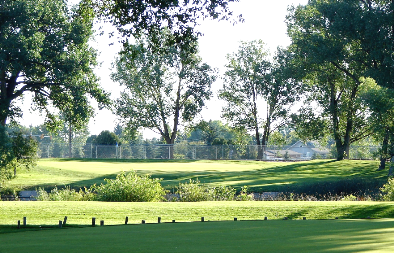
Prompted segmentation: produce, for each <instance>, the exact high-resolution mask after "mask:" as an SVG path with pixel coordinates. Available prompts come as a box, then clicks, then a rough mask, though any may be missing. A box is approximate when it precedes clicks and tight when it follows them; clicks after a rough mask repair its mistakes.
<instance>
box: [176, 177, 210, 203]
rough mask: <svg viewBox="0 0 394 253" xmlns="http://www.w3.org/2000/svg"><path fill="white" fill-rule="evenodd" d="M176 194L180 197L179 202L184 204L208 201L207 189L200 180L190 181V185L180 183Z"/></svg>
mask: <svg viewBox="0 0 394 253" xmlns="http://www.w3.org/2000/svg"><path fill="white" fill-rule="evenodd" d="M176 194H178V195H179V200H180V201H182V202H198V201H207V200H208V192H207V187H205V186H204V185H202V184H201V183H200V181H198V179H197V180H192V179H190V180H189V183H179V186H178V187H177V191H176Z"/></svg>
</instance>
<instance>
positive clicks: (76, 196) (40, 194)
mask: <svg viewBox="0 0 394 253" xmlns="http://www.w3.org/2000/svg"><path fill="white" fill-rule="evenodd" d="M94 199H95V197H94V194H93V193H92V192H90V191H89V189H87V188H86V187H85V190H84V191H83V190H82V189H79V191H78V192H77V191H75V190H74V189H71V188H70V186H66V187H65V188H63V189H60V190H59V189H58V188H57V187H55V188H53V189H52V190H51V192H50V193H48V192H46V191H45V190H44V189H42V188H38V190H37V200H40V201H88V200H94Z"/></svg>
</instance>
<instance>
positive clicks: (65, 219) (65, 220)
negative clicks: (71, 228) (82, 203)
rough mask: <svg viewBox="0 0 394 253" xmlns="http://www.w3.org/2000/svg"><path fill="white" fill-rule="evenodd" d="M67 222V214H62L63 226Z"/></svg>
mask: <svg viewBox="0 0 394 253" xmlns="http://www.w3.org/2000/svg"><path fill="white" fill-rule="evenodd" d="M66 223H67V216H64V220H63V226H65V225H66Z"/></svg>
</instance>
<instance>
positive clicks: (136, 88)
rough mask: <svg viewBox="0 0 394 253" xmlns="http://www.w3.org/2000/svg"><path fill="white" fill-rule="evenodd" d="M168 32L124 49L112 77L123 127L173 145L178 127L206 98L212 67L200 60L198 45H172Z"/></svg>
mask: <svg viewBox="0 0 394 253" xmlns="http://www.w3.org/2000/svg"><path fill="white" fill-rule="evenodd" d="M172 39H173V37H172V35H171V34H170V33H169V32H168V30H161V31H157V33H155V34H149V35H148V37H145V38H143V39H139V40H137V43H136V44H134V45H127V46H126V47H124V49H123V51H122V53H121V55H120V58H119V59H118V60H117V61H116V72H115V73H113V75H112V79H113V80H114V81H117V82H119V83H120V85H122V86H125V88H126V89H125V91H124V92H122V93H121V97H120V98H119V99H118V100H117V102H116V114H117V115H118V116H120V117H121V118H122V120H123V121H124V123H125V125H126V126H127V128H128V129H138V128H140V127H142V128H149V129H152V130H154V131H156V132H157V133H159V134H160V135H161V136H162V138H163V139H164V140H165V142H166V143H167V144H174V141H175V138H176V135H177V132H178V127H179V125H180V124H181V123H182V122H190V121H192V120H193V119H194V117H195V116H196V115H197V114H198V113H199V112H200V111H201V109H202V108H203V106H204V104H205V100H207V99H209V98H210V96H211V91H210V87H211V84H212V83H213V81H214V80H215V75H214V71H213V70H212V69H211V67H210V66H208V65H207V64H204V63H202V62H201V58H200V57H199V56H198V55H197V44H196V43H194V42H193V41H189V42H190V43H189V42H188V43H187V45H188V46H185V44H182V45H178V44H172V43H171V41H172Z"/></svg>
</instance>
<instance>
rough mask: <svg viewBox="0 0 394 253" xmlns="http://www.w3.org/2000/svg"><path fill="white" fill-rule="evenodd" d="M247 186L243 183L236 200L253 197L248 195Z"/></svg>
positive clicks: (246, 199) (249, 199)
mask: <svg viewBox="0 0 394 253" xmlns="http://www.w3.org/2000/svg"><path fill="white" fill-rule="evenodd" d="M248 190H249V189H248V187H247V186H246V185H245V186H243V187H242V188H241V193H240V194H239V195H238V196H237V200H238V201H252V200H253V197H252V196H251V195H248Z"/></svg>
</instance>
